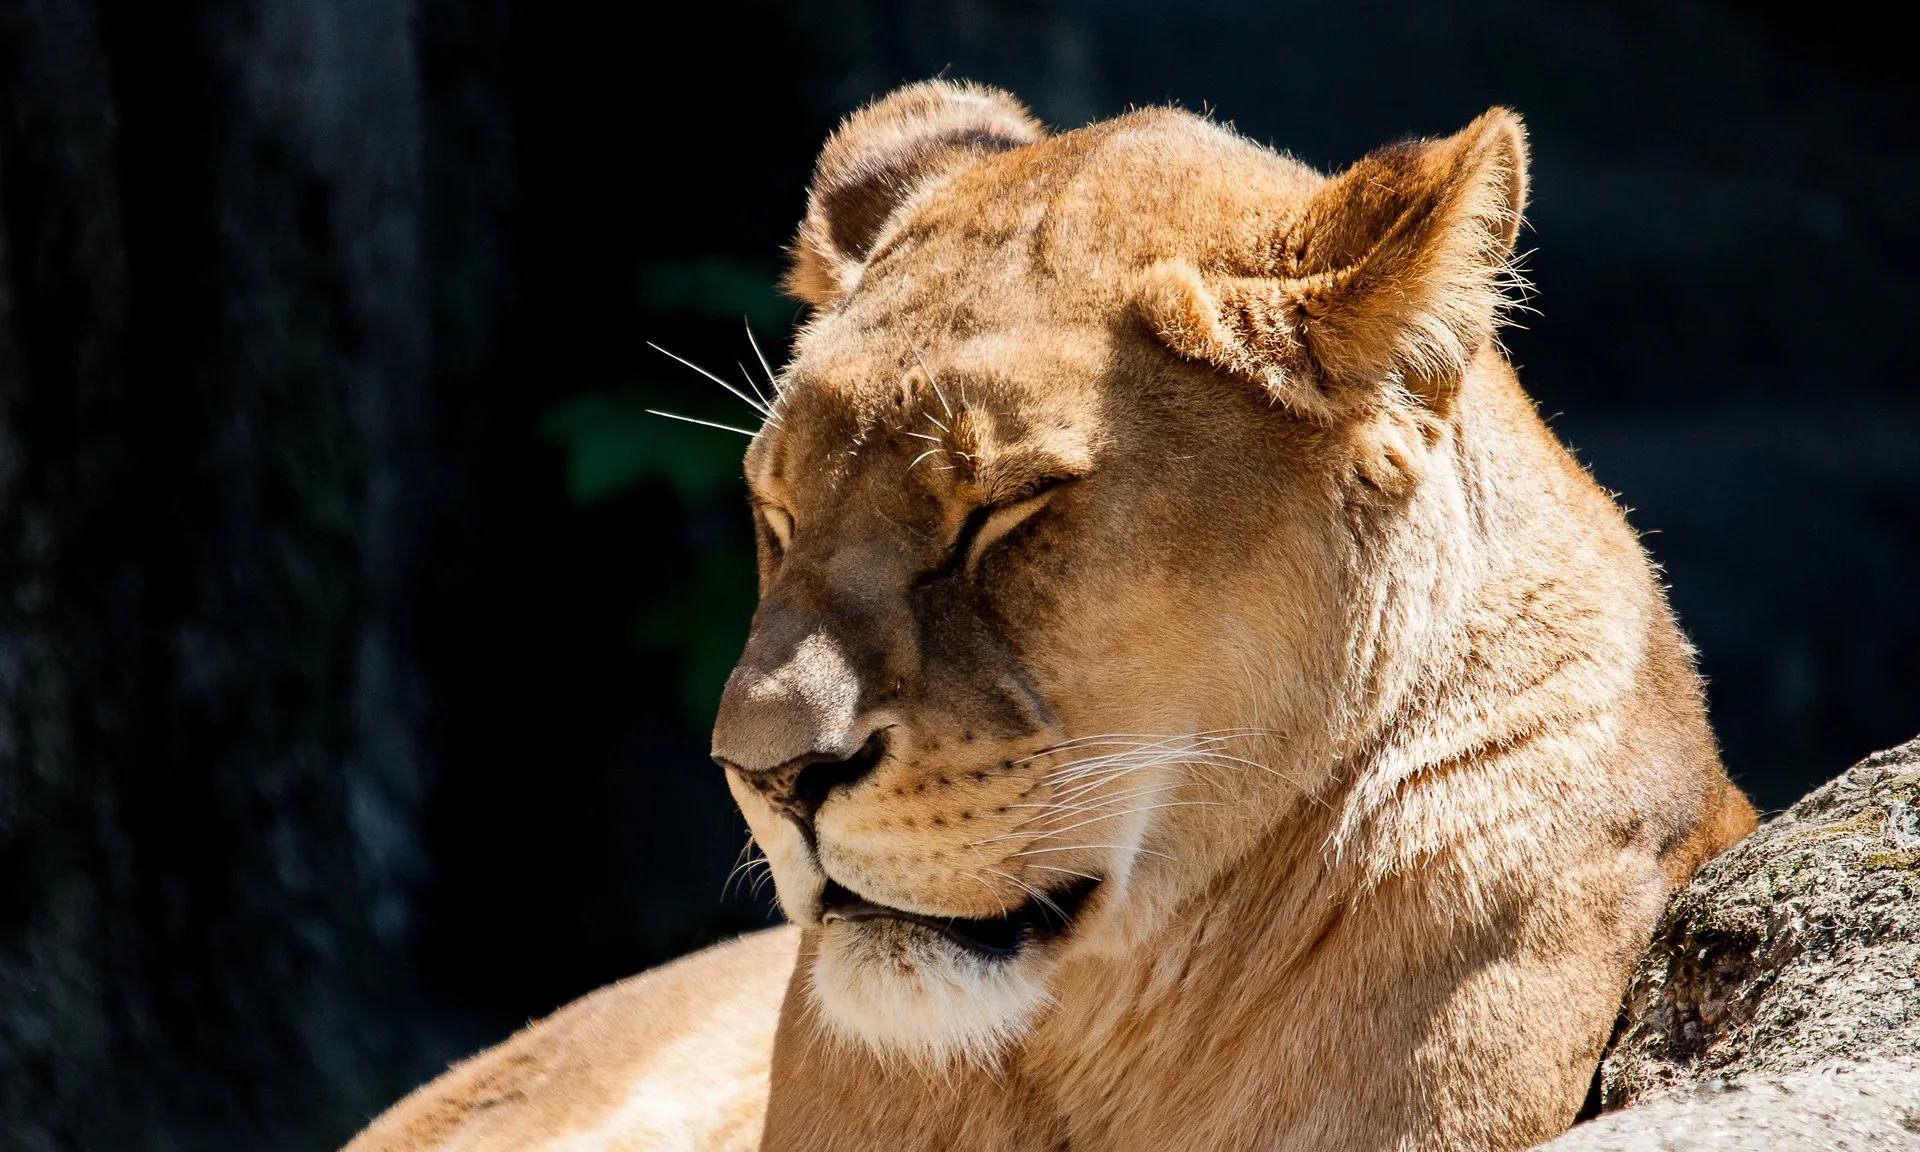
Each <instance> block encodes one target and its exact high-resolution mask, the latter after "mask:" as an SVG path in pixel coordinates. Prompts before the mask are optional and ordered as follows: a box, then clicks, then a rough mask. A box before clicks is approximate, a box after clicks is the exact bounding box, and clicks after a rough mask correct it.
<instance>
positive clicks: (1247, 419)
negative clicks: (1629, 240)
mask: <svg viewBox="0 0 1920 1152" xmlns="http://www.w3.org/2000/svg"><path fill="white" fill-rule="evenodd" d="M1524 172H1525V146H1524V140H1523V135H1522V132H1521V129H1520V126H1519V123H1518V121H1517V119H1516V118H1515V117H1514V116H1513V115H1512V114H1511V113H1509V112H1506V111H1504V110H1500V109H1496V110H1493V111H1490V112H1488V113H1487V114H1486V115H1484V116H1482V117H1481V118H1480V119H1478V120H1476V121H1475V122H1474V123H1473V124H1471V125H1470V126H1468V127H1467V128H1466V129H1465V130H1463V131H1462V132H1460V133H1459V134H1457V135H1455V136H1452V137H1449V138H1445V139H1439V140H1431V141H1421V142H1413V143H1407V144H1402V145H1397V146H1394V147H1391V148H1388V149H1386V150H1383V151H1381V152H1378V153H1376V154H1374V155H1372V156H1369V157H1367V158H1366V159H1364V160H1362V161H1361V162H1359V163H1358V164H1356V165H1355V166H1354V167H1353V168H1351V169H1349V170H1348V171H1346V172H1344V173H1341V174H1339V175H1337V176H1333V177H1331V178H1329V177H1326V176H1323V175H1321V174H1320V173H1317V172H1315V171H1313V170H1312V169H1310V168H1308V167H1307V166H1305V165H1303V164H1300V163H1297V162H1295V161H1293V160H1290V159H1287V158H1285V157H1282V156H1279V155H1277V154H1275V153H1273V152H1271V151H1269V150H1267V149H1264V148H1261V147H1259V146H1256V145H1254V144H1252V143H1249V142H1248V141H1246V140H1244V139H1242V138H1240V137H1238V136H1236V135H1235V134H1233V133H1232V132H1230V131H1228V130H1226V129H1224V128H1222V127H1219V126H1217V125H1215V124H1212V123H1210V122H1208V121H1207V120H1204V119H1202V118H1199V117H1196V116H1193V115H1189V114H1186V113H1183V112H1179V111H1173V110H1166V109H1157V110H1148V111H1141V112H1136V113H1133V114H1130V115H1127V116H1124V117H1122V118H1120V119H1117V120H1113V121H1108V122H1104V123H1100V124H1096V125H1093V126H1091V127H1088V128H1085V129H1081V130H1079V131H1075V132H1070V133H1065V134H1061V135H1048V134H1047V133H1046V132H1045V131H1043V130H1042V128H1041V127H1040V126H1039V125H1038V124H1037V123H1035V121H1034V120H1033V118H1032V117H1031V116H1030V115H1029V114H1028V113H1027V112H1026V110H1025V109H1023V108H1022V107H1021V106H1020V105H1019V104H1018V103H1017V102H1015V101H1014V100H1013V99H1012V98H1010V97H1008V96H1006V95H1005V94H1003V93H1000V92H996V91H991V90H986V89H981V88H976V87H968V86H960V85H954V84H946V83H930V84H921V85H916V86H914V87H911V88H907V89H904V90H902V91H900V92H897V93H895V94H893V95H892V96H889V97H887V98H886V99H884V100H882V101H881V102H879V103H877V104H875V105H873V106H871V107H869V108H867V109H865V110H863V111H861V112H859V113H858V114H856V115H854V116H853V117H852V118H851V119H850V120H849V121H848V122H847V123H846V125H845V126H844V127H843V128H842V129H841V130H840V131H839V132H838V133H837V134H836V135H835V136H834V137H833V139H832V140H831V141H830V142H829V144H828V145H827V147H826V149H825V151H824V153H823V155H822V156H821V158H820V161H819V166H818V169H817V171H816V173H815V177H814V181H813V185H812V189H811V198H810V202H809V205H808V209H807V214H806V218H805V220H804V222H803V224H802V226H801V229H800V232H799V236H798V239H797V241H796V244H795V246H794V259H793V266H792V269H791V273H790V275H789V279H788V285H789V287H790V289H791V290H792V291H793V292H794V293H795V294H796V295H798V296H799V297H800V298H802V299H803V300H804V301H806V303H807V304H809V305H810V306H811V308H812V309H813V314H812V318H811V320H810V322H809V323H808V324H807V325H806V327H805V329H804V331H803V332H802V333H801V334H800V336H799V338H798V340H797V342H796V345H795V348H794V353H793V357H792V359H791V362H790V363H789V365H788V366H787V367H786V369H785V370H784V372H783V373H782V375H781V380H780V382H779V384H780V386H779V394H778V397H777V401H776V402H775V404H774V405H773V408H772V413H771V415H770V416H769V418H768V419H767V420H766V423H765V425H764V426H763V427H762V428H761V429H760V430H759V432H758V434H757V435H756V436H755V437H754V439H753V443H752V445H751V447H750V448H749V450H748V453H747V458H746V473H747V479H748V482H749V485H750V488H751V492H752V500H753V505H754V520H755V524H756V526H757V533H758V540H759V564H760V605H759V609H758V611H757V613H756V615H755V617H754V621H753V629H752V634H751V637H750V639H749V640H748V642H747V646H746V650H745V652H744V654H743V655H742V656H741V658H740V662H739V665H738V667H737V668H736V669H735V670H734V672H733V674H732V677H731V678H730V679H729V681H728V683H727V687H726V690H725V693H724V696H723V699H722V702H721V706H720V711H719V717H718V722H717V724H716V726H715V731H714V740H713V755H714V758H715V759H716V760H717V761H718V762H719V763H720V764H721V765H722V766H723V767H724V768H725V770H726V775H727V779H728V782H729V785H730V787H731V788H732V791H733V793H734V795H735V797H736V798H737V799H738V801H739V804H740V807H741V809H742V811H743V812H744V813H745V815H746V818H747V821H748V824H749V825H750V827H751V829H752V832H753V835H754V837H755V839H756V840H757V841H758V843H759V844H760V846H761V847H762V849H763V850H764V851H765V853H766V855H767V857H768V859H769V861H770V862H771V865H772V871H773V876H774V879H775V882H776V885H777V888H778V892H779V899H780V903H781V906H782V907H783V909H784V910H785V912H786V914H787V916H788V917H789V918H791V919H792V920H793V921H794V922H796V923H798V924H800V925H801V926H803V927H804V928H805V929H806V930H807V931H808V933H809V936H810V939H811V948H812V953H811V961H810V968H809V969H808V970H807V971H806V972H805V973H804V979H805V980H806V987H807V988H808V990H809V993H808V994H809V995H811V996H812V997H813V1000H814V1002H815V1004H816V1005H817V1007H818V1010H819V1012H820V1014H821V1016H822V1017H823V1018H824V1019H825V1020H826V1021H827V1022H829V1024H830V1025H831V1026H832V1027H833V1028H835V1029H837V1030H839V1031H840V1032H842V1033H843V1034H845V1035H847V1036H850V1037H857V1038H858V1039H860V1040H862V1041H864V1042H866V1043H867V1044H869V1045H870V1046H872V1047H874V1048H875V1049H878V1050H881V1051H885V1052H897V1053H902V1054H906V1055H910V1056H917V1057H925V1058H929V1059H936V1060H938V1059H946V1058H949V1057H953V1056H955V1055H971V1056H975V1057H980V1058H991V1056H992V1055H993V1053H995V1052H996V1051H998V1050H999V1049H1000V1048H1001V1047H1002V1046H1003V1045H1004V1044H1005V1043H1006V1042H1008V1041H1009V1040H1011V1039H1013V1038H1015V1037H1018V1036H1019V1035H1021V1034H1022V1032H1023V1030H1025V1029H1026V1028H1027V1027H1028V1026H1029V1025H1030V1023H1031V1021H1032V1020H1033V1019H1034V1017H1035V1015H1036V1013H1038V1012H1040V1011H1041V1010H1042V1009H1043V1008H1044V1007H1045V1006H1046V1005H1047V1004H1048V1003H1049V1001H1050V1000H1052V999H1054V998H1056V997H1057V996H1058V995H1059V992H1060V989H1058V988H1056V987H1055V986H1054V984H1053V980H1054V977H1055V975H1056V974H1057V973H1058V971H1059V969H1060V965H1061V963H1062V958H1063V957H1068V956H1070V955H1072V954H1073V953H1074V952H1075V951H1076V950H1086V951H1089V952H1101V951H1105V952H1109V953H1120V952H1124V951H1126V950H1128V949H1130V948H1136V947H1138V946H1140V945H1141V943H1142V942H1144V941H1148V940H1150V939H1151V938H1152V936H1153V933H1154V932H1155V930H1156V927H1157V926H1158V925H1159V924H1161V923H1162V922H1163V921H1164V920H1165V918H1166V917H1168V916H1169V915H1171V914H1173V912H1174V910H1176V909H1178V908H1179V907H1181V906H1182V904H1183V903H1184V902H1187V901H1189V900H1191V899H1192V898H1193V897H1194V896H1195V895H1196V894H1197V893H1201V892H1203V891H1205V890H1206V889H1207V888H1208V886H1209V885H1213V884H1216V883H1218V882H1219V878H1220V874H1221V873H1222V871H1223V870H1224V869H1229V868H1231V867H1232V864H1233V862H1234V861H1235V860H1236V859H1238V858H1239V857H1240V856H1242V855H1243V854H1244V853H1245V851H1246V850H1247V848H1248V846H1249V845H1251V844H1253V843H1254V842H1255V841H1256V840H1257V839H1258V838H1259V837H1260V836H1261V835H1262V834H1263V833H1264V832H1265V831H1266V830H1268V829H1270V828H1272V827H1273V826H1274V825H1275V824H1276V823H1277V822H1280V821H1283V820H1286V819H1287V818H1288V817H1289V814H1292V813H1298V812H1300V811H1302V810H1303V809H1305V808H1307V807H1309V806H1312V805H1315V804H1317V803H1319V804H1324V801H1322V800H1321V798H1320V793H1321V792H1322V790H1323V789H1324V788H1325V786H1326V784H1327V782H1328V780H1330V779H1332V777H1333V774H1334V770H1335V766H1336V765H1337V764H1339V763H1340V762H1341V761H1342V758H1343V757H1346V756H1349V755H1351V754H1353V753H1354V752H1355V750H1356V749H1357V748H1360V747H1361V746H1363V745H1365V744H1366V742H1367V741H1368V740H1369V738H1370V734H1372V733H1376V732H1377V731H1378V730H1379V726H1380V724H1381V723H1383V722H1384V718H1386V717H1390V716H1392V715H1394V714H1396V712H1397V711H1400V710H1403V709H1404V708H1405V707H1406V705H1407V701H1408V700H1409V698H1410V695H1411V694H1412V693H1414V692H1415V691H1416V687H1415V686H1416V684H1417V682H1418V677H1419V671H1420V668H1421V667H1422V662H1423V661H1424V660H1426V659H1427V658H1428V657H1430V656H1431V655H1432V654H1433V652H1434V651H1435V650H1436V649H1437V647H1438V646H1443V645H1444V644H1445V642H1446V641H1445V637H1446V636H1447V635H1449V634H1450V632H1449V629H1450V628H1451V624H1450V623H1449V617H1448V613H1450V612H1453V611H1454V610H1455V609H1456V608H1457V607H1458V605H1457V604H1455V603H1454V602H1453V601H1452V600H1450V599H1449V596H1450V593H1449V592H1448V591H1447V589H1449V588H1452V587H1454V586H1455V585H1456V584H1457V583H1458V581H1457V580H1456V579H1455V576H1456V575H1457V572H1458V570H1459V569H1461V568H1463V567H1467V566H1471V565H1472V564H1474V563H1476V562H1477V560H1476V558H1475V557H1473V556H1471V555H1467V554H1464V553H1461V552H1459V551H1458V550H1456V549H1454V548H1453V546H1452V545H1451V544H1450V543H1449V541H1451V540H1454V539H1455V538H1456V537H1457V536H1458V533H1457V532H1456V531H1455V530H1454V528H1453V526H1454V525H1456V524H1457V523H1458V522H1459V521H1460V520H1461V518H1463V517H1471V516H1473V515H1476V514H1478V510H1477V509H1476V506H1475V504H1474V491H1473V486H1474V478H1473V477H1472V476H1471V475H1468V474H1467V473H1466V472H1465V470H1464V468H1463V465H1462V464H1461V462H1460V460H1461V457H1460V454H1459V453H1456V452H1454V451H1453V450H1452V445H1453V444H1454V442H1455V438H1456V436H1457V434H1458V428H1459V426H1460V421H1461V412H1462V410H1463V408H1464V407H1465V406H1463V405H1462V404H1461V403H1460V398H1461V394H1462V390H1463V387H1464V386H1465V384H1464V382H1466V381H1469V380H1471V379H1473V378H1475V376H1476V374H1481V375H1487V376H1488V377H1489V378H1492V377H1494V376H1499V377H1500V378H1501V379H1509V377H1505V376H1503V375H1502V374H1504V373H1505V367H1504V364H1503V362H1501V360H1500V357H1499V355H1498V352H1497V350H1496V349H1494V348H1493V347H1492V335H1493V332H1494V330H1495V327H1496V324H1497V322H1498V318H1499V314H1500V311H1501V309H1502V307H1503V305H1504V304H1505V303H1506V302H1507V300H1508V298H1509V295H1510V289H1509V286H1510V283H1511V281H1512V279H1513V277H1512V272H1511V254H1512V248H1513V242H1514V237H1515V233H1516V230H1517V228H1518V225H1519V221H1520V212H1521V208H1522V201H1523V195H1524V187H1525V185H1524Z"/></svg>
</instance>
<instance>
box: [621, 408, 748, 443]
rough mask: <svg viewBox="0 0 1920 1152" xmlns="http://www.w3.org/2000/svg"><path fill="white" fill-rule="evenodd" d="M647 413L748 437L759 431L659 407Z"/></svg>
mask: <svg viewBox="0 0 1920 1152" xmlns="http://www.w3.org/2000/svg"><path fill="white" fill-rule="evenodd" d="M647 415H649V416H665V417H666V418H667V419H669V420H684V421H686V422H687V423H689V424H699V425H702V426H704V427H707V428H718V429H720V430H721V431H722V432H738V433H740V435H742V436H745V437H747V438H748V439H752V438H753V437H754V436H755V435H757V433H753V432H749V431H747V430H746V429H745V428H735V427H734V426H733V425H731V424H717V423H715V422H714V421H712V420H695V419H694V418H693V417H691V416H682V415H680V413H678V412H662V411H660V409H658V408H649V409H647Z"/></svg>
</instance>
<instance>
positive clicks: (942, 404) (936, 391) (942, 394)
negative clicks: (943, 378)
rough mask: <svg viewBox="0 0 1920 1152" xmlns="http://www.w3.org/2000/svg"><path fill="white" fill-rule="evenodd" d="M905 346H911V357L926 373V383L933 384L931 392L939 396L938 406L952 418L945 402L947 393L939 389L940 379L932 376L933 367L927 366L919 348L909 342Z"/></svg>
mask: <svg viewBox="0 0 1920 1152" xmlns="http://www.w3.org/2000/svg"><path fill="white" fill-rule="evenodd" d="M907 347H909V348H913V358H914V359H915V360H918V361H919V362H920V371H922V372H925V373H926V374H927V383H929V384H931V385H933V394H934V395H935V396H938V397H940V407H941V408H943V409H945V410H946V413H947V418H948V419H952V418H953V408H952V407H951V406H949V405H948V404H947V394H946V393H945V392H942V391H940V381H938V380H936V379H934V378H933V369H931V368H929V367H927V358H926V357H925V356H922V355H920V349H918V348H914V347H913V345H911V344H909V345H907Z"/></svg>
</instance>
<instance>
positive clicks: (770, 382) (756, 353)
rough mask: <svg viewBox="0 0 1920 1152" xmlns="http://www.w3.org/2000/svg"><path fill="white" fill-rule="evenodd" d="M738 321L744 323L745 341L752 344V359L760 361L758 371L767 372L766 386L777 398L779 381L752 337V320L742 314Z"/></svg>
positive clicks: (757, 342) (756, 341)
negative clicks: (745, 330)
mask: <svg viewBox="0 0 1920 1152" xmlns="http://www.w3.org/2000/svg"><path fill="white" fill-rule="evenodd" d="M740 322H741V323H742V324H743V325H745V327H746V329H747V343H748V344H751V345H752V346H753V357H754V359H756V360H758V361H760V371H762V372H765V373H766V374H767V387H769V388H771V389H773V395H774V399H776V400H777V399H778V398H779V396H780V381H779V380H777V379H775V378H774V375H773V368H772V367H770V366H769V365H768V364H767V357H766V353H764V352H762V351H760V341H758V340H755V339H754V338H753V322H752V321H751V320H748V319H746V318H745V317H744V316H743V317H741V319H740ZM754 391H756V392H758V391H759V389H758V388H756V389H754ZM768 403H769V404H771V403H772V401H768Z"/></svg>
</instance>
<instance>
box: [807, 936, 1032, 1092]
mask: <svg viewBox="0 0 1920 1152" xmlns="http://www.w3.org/2000/svg"><path fill="white" fill-rule="evenodd" d="M815 948H816V951H815V952H814V960H813V967H812V969H811V970H810V972H809V973H808V976H807V992H808V994H809V995H811V996H812V997H813V999H814V1001H815V1003H817V1004H818V1005H819V1007H820V1009H821V1012H822V1015H823V1018H824V1019H825V1020H826V1021H828V1022H829V1024H830V1026H831V1027H832V1028H833V1029H834V1031H835V1032H836V1033H837V1035H838V1037H839V1038H840V1039H842V1040H844V1041H848V1042H853V1043H859V1044H865V1045H867V1046H868V1047H870V1048H871V1049H872V1050H873V1051H875V1052H877V1053H880V1054H881V1055H882V1056H883V1057H887V1058H897V1059H903V1060H906V1061H908V1062H910V1063H913V1064H916V1065H919V1066H921V1067H923V1068H926V1069H930V1070H937V1069H940V1068H942V1067H945V1066H946V1065H949V1064H953V1063H962V1064H970V1065H974V1066H977V1067H981V1068H989V1069H990V1068H995V1067H997V1066H998V1064H999V1062H1000V1059H1001V1056H1002V1054H1003V1053H1004V1052H1006V1050H1007V1049H1008V1048H1009V1047H1011V1046H1012V1045H1013V1044H1015V1043H1016V1042H1018V1041H1019V1040H1020V1039H1021V1038H1022V1037H1023V1036H1025V1035H1026V1034H1027V1032H1028V1030H1029V1029H1030V1028H1031V1026H1032V1023H1033V1020H1034V1018H1035V1017H1036V1015H1038V1013H1039V1012H1040V1011H1041V1010H1042V1009H1044V1008H1045V1007H1046V1006H1047V1005H1049V1004H1051V1003H1052V1002H1053V996H1052V994H1051V993H1050V992H1049V991H1048V990H1047V976H1048V967H1049V966H1048V965H1047V964H1046V962H1045V960H1044V959H1043V958H1040V957H1037V956H1021V955H1013V956H995V955H991V954H987V953H983V952H981V951H979V950H976V949H973V948H970V947H968V946H967V945H965V944H962V943H958V942H956V941H954V940H953V939H951V938H949V937H948V936H946V935H943V934H942V933H941V932H939V931H938V930H936V929H934V928H930V927H927V926H924V925H921V924H917V923H910V922H907V921H904V920H896V919H888V918H876V919H871V920H865V921H858V922H844V923H839V924H832V925H829V926H827V927H826V928H825V929H823V930H822V931H821V933H820V936H819V940H818V942H817V943H816V945H815Z"/></svg>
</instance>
